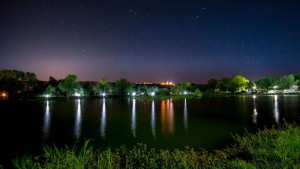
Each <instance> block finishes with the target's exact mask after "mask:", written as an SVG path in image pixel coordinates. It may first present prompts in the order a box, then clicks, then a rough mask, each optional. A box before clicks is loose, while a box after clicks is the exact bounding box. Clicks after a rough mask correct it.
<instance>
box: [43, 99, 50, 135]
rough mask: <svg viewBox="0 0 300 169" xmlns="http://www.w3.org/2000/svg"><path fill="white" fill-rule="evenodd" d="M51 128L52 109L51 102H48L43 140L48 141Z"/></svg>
mask: <svg viewBox="0 0 300 169" xmlns="http://www.w3.org/2000/svg"><path fill="white" fill-rule="evenodd" d="M49 127H50V108H49V101H48V100H47V105H46V110H45V116H44V124H43V139H47V138H48V135H49V129H50V128H49Z"/></svg>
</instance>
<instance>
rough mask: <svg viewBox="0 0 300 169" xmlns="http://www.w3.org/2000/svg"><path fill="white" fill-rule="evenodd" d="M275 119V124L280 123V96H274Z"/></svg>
mask: <svg viewBox="0 0 300 169" xmlns="http://www.w3.org/2000/svg"><path fill="white" fill-rule="evenodd" d="M274 118H275V122H276V123H279V108H278V96H277V95H275V96H274Z"/></svg>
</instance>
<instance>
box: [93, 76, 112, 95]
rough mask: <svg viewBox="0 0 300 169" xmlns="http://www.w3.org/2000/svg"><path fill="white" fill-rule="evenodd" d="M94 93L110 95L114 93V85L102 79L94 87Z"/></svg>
mask: <svg viewBox="0 0 300 169" xmlns="http://www.w3.org/2000/svg"><path fill="white" fill-rule="evenodd" d="M94 91H95V93H96V94H104V93H105V94H108V93H111V91H112V85H111V84H110V83H109V82H108V80H107V79H106V78H102V79H101V80H99V81H98V82H97V84H96V86H95V87H94Z"/></svg>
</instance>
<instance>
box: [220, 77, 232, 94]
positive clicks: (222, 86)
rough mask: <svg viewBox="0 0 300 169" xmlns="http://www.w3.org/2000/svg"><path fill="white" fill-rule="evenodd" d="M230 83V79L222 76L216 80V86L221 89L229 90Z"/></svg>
mask: <svg viewBox="0 0 300 169" xmlns="http://www.w3.org/2000/svg"><path fill="white" fill-rule="evenodd" d="M230 83H231V79H229V78H222V79H221V80H219V81H218V86H219V89H220V90H221V91H224V92H225V91H229V89H230Z"/></svg>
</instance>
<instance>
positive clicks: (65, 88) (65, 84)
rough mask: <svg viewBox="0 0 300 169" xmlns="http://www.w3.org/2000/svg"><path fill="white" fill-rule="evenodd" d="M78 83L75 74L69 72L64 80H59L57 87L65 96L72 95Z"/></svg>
mask: <svg viewBox="0 0 300 169" xmlns="http://www.w3.org/2000/svg"><path fill="white" fill-rule="evenodd" d="M78 86H79V84H78V82H77V76H76V75H71V74H69V75H68V76H67V77H66V78H65V79H64V80H62V81H61V82H59V84H58V88H59V89H60V90H61V91H62V92H64V93H66V95H67V97H69V96H72V95H73V94H74V93H75V91H76V89H77V88H78Z"/></svg>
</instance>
